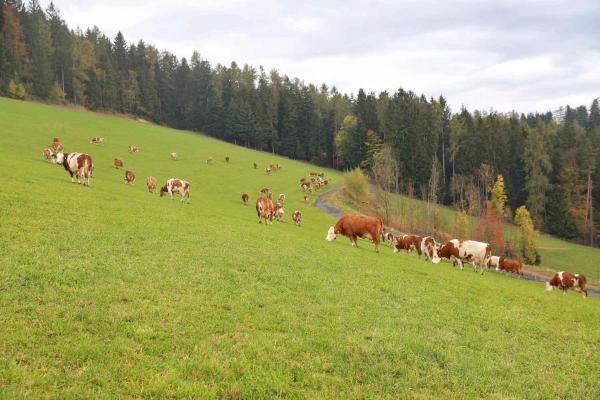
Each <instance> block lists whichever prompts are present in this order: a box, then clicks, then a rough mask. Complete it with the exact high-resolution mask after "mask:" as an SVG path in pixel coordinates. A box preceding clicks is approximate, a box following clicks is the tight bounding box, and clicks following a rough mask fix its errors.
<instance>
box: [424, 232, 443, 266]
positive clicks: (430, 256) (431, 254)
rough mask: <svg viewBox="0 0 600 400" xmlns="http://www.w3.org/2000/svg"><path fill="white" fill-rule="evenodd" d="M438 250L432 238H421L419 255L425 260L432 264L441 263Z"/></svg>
mask: <svg viewBox="0 0 600 400" xmlns="http://www.w3.org/2000/svg"><path fill="white" fill-rule="evenodd" d="M438 250H439V246H438V244H437V243H436V242H435V239H434V238H433V237H431V236H425V237H423V238H421V253H423V254H425V258H427V260H429V261H431V262H432V263H434V264H437V263H439V262H440V261H441V259H440V257H439V255H438Z"/></svg>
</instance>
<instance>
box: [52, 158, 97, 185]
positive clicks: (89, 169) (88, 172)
mask: <svg viewBox="0 0 600 400" xmlns="http://www.w3.org/2000/svg"><path fill="white" fill-rule="evenodd" d="M56 163H57V164H62V165H63V167H64V168H65V171H67V172H68V173H69V175H71V182H75V181H74V178H76V179H77V183H82V181H83V184H84V186H90V179H91V177H92V173H93V172H94V163H93V162H92V157H90V156H89V154H85V153H75V152H72V153H63V152H60V153H58V154H57V155H56ZM81 180H82V181H81Z"/></svg>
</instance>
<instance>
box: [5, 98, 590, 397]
mask: <svg viewBox="0 0 600 400" xmlns="http://www.w3.org/2000/svg"><path fill="white" fill-rule="evenodd" d="M54 136H58V137H60V138H61V139H62V141H63V143H64V144H65V147H66V149H67V150H75V151H84V152H89V153H90V154H91V155H92V157H93V159H94V163H95V172H94V177H93V179H92V185H91V188H85V187H83V186H80V185H76V184H72V183H71V182H70V178H69V176H68V175H67V173H66V172H65V171H64V170H63V169H62V167H59V166H56V165H51V164H49V163H46V162H44V161H42V157H41V150H42V149H43V148H44V147H46V146H48V144H49V143H50V142H51V140H52V138H53V137H54ZM92 136H104V137H105V138H106V144H105V145H103V146H94V145H91V144H90V143H89V140H90V138H91V137H92ZM129 144H135V145H138V146H139V147H140V148H141V151H140V153H138V154H133V155H130V154H128V153H127V152H126V148H127V145H129ZM171 151H175V152H177V153H178V154H179V156H180V160H179V161H170V160H169V153H170V152H171ZM209 155H210V156H213V157H214V158H215V164H214V165H212V166H209V165H207V164H206V162H205V160H206V157H207V156H209ZM225 155H229V156H230V157H231V162H230V163H229V164H226V163H225V162H224V161H223V158H224V157H225ZM116 156H122V157H124V159H125V164H126V167H130V168H132V169H134V170H135V172H136V174H137V176H138V181H137V182H136V184H135V185H134V186H127V185H125V184H124V182H123V175H124V171H123V170H116V169H115V168H113V167H112V159H113V158H114V157H116ZM253 161H257V162H258V163H259V165H261V166H264V165H265V164H267V163H271V162H279V163H280V164H282V165H283V169H282V170H281V171H279V172H276V173H275V174H273V175H272V176H267V175H265V174H264V172H263V170H262V169H259V170H254V169H252V167H251V164H252V162H253ZM0 168H1V171H2V173H1V174H0V187H1V188H2V189H1V190H0V213H1V214H0V221H1V222H0V238H1V240H0V327H1V329H0V398H7V399H18V398H23V399H25V398H27V399H32V398H61V399H79V398H128V397H129V398H132V397H138V398H140V397H141V398H202V399H209V398H229V399H247V398H248V399H255V398H256V399H260V398H307V399H313V398H323V399H330V398H377V399H379V398H390V399H396V398H423V399H426V398H427V399H429V398H455V399H465V398H467V399H479V398H495V399H521V398H528V399H549V398H564V399H566V398H569V399H571V398H578V399H591V398H598V397H599V396H600V383H599V379H598V377H599V376H600V317H599V311H600V299H598V298H592V297H590V298H588V299H583V298H581V296H580V295H578V294H575V293H573V292H571V293H569V294H568V295H566V296H563V295H562V294H560V293H558V292H556V291H555V292H545V291H544V290H543V287H542V285H540V284H537V283H533V282H528V281H525V280H518V279H514V278H511V277H507V276H502V275H499V274H494V273H488V274H486V275H485V276H483V277H481V276H480V275H479V274H476V273H473V272H471V271H470V270H468V269H465V271H462V272H461V271H459V270H457V269H453V268H452V267H451V266H450V264H448V263H441V264H438V265H432V264H427V263H425V262H423V261H422V260H419V259H417V257H416V256H408V255H405V254H396V255H394V254H393V253H392V251H391V249H389V248H386V247H384V248H383V251H382V252H381V253H380V254H375V252H374V251H373V245H372V244H371V243H368V242H366V241H361V242H360V243H359V248H358V249H353V248H351V247H350V244H349V241H348V240H347V239H345V238H340V239H338V240H337V241H335V242H333V243H329V242H326V241H325V240H324V238H325V234H326V231H327V228H328V226H329V225H331V224H332V223H333V222H334V220H333V219H332V217H330V216H328V215H327V214H325V213H323V212H322V211H320V210H319V209H317V208H315V207H311V206H307V205H304V204H303V202H302V193H301V192H300V191H299V189H298V187H297V184H296V182H297V180H298V178H299V177H300V176H303V175H306V174H307V172H308V171H309V170H313V169H314V167H311V166H310V165H308V164H303V163H299V162H294V161H290V160H287V159H282V158H278V157H273V156H271V155H269V154H265V153H258V152H253V151H250V150H246V149H243V148H239V147H235V146H232V145H229V144H225V143H222V142H219V141H216V140H213V139H210V138H207V137H204V136H201V135H196V134H192V133H186V132H179V131H174V130H170V129H166V128H162V127H158V126H153V125H150V124H143V123H138V122H135V121H131V120H127V119H124V118H116V117H109V116H104V115H100V114H94V113H89V112H84V111H75V110H69V109H66V108H60V107H50V106H45V105H40V104H33V103H25V102H16V101H11V100H7V99H0ZM150 174H152V175H154V176H156V177H157V178H158V179H159V181H161V182H162V181H165V180H166V179H167V178H169V177H172V176H176V177H181V178H184V179H187V180H189V181H190V183H191V193H192V195H191V203H190V204H189V205H185V204H181V203H180V202H179V201H178V199H176V201H171V200H170V199H168V198H159V196H158V195H152V194H149V193H147V191H146V189H145V185H144V182H143V180H144V179H145V177H146V175H150ZM329 174H330V176H332V177H333V180H334V182H339V180H340V179H339V176H338V175H337V174H336V173H334V172H331V171H330V172H329ZM263 186H268V187H270V188H272V189H273V191H274V192H275V194H276V195H277V194H278V193H286V194H287V196H288V200H287V203H286V213H287V216H286V222H284V223H277V222H276V223H274V224H273V226H264V225H259V224H258V223H257V219H256V215H255V212H254V209H253V205H251V206H248V207H244V206H243V205H242V204H241V199H240V194H241V192H243V191H248V192H249V193H251V199H252V200H254V199H255V198H256V195H257V193H258V190H259V189H260V188H261V187H263ZM294 209H300V210H302V212H303V214H304V224H303V226H302V227H300V228H298V227H295V226H294V225H293V224H291V223H290V214H291V212H292V211H293V210H294Z"/></svg>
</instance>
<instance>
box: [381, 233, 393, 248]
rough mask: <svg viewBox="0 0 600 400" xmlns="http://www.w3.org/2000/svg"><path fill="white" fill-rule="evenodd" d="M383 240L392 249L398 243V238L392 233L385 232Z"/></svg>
mask: <svg viewBox="0 0 600 400" xmlns="http://www.w3.org/2000/svg"><path fill="white" fill-rule="evenodd" d="M383 240H384V241H385V242H386V243H387V245H388V246H390V247H392V246H393V245H394V242H395V241H396V237H395V236H394V234H393V233H392V232H385V233H384V234H383Z"/></svg>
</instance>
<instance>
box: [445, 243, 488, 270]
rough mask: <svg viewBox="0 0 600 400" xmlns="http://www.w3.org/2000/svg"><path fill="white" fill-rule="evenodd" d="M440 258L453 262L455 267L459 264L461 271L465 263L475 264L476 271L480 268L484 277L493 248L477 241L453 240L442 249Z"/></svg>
mask: <svg viewBox="0 0 600 400" xmlns="http://www.w3.org/2000/svg"><path fill="white" fill-rule="evenodd" d="M438 256H439V257H440V258H446V259H448V260H450V261H452V264H454V265H457V264H458V266H459V267H460V269H461V270H462V269H464V266H463V262H469V263H471V264H473V270H474V271H477V267H479V269H480V272H481V275H483V270H484V268H486V267H487V264H488V261H489V259H490V257H491V256H492V246H490V245H489V244H488V243H484V242H477V241H475V240H458V239H452V240H450V241H448V242H446V243H445V244H444V245H443V246H441V247H440V249H439V250H438Z"/></svg>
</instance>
